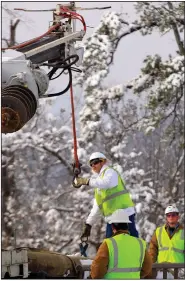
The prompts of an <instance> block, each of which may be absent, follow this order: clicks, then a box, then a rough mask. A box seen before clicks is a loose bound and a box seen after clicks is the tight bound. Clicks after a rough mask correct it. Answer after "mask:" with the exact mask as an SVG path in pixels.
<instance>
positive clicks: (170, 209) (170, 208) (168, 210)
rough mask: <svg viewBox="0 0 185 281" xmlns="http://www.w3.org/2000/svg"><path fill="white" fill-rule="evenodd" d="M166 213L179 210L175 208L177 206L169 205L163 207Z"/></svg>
mask: <svg viewBox="0 0 185 281" xmlns="http://www.w3.org/2000/svg"><path fill="white" fill-rule="evenodd" d="M168 213H179V210H178V209H177V207H176V206H175V205H169V206H168V207H167V208H166V209H165V215H166V214H168Z"/></svg>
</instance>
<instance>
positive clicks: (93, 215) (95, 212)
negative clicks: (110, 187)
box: [86, 199, 101, 226]
mask: <svg viewBox="0 0 185 281" xmlns="http://www.w3.org/2000/svg"><path fill="white" fill-rule="evenodd" d="M100 215H101V212H100V209H99V207H98V205H97V203H96V199H94V203H93V207H92V209H91V211H90V214H89V216H88V218H87V220H86V223H87V224H90V225H91V226H92V225H93V224H94V223H95V222H96V221H97V219H98V218H99V216H100Z"/></svg>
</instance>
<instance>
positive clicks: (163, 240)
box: [156, 226, 185, 263]
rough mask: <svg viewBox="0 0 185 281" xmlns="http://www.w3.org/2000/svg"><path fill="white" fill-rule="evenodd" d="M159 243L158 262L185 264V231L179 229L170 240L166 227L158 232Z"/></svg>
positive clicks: (158, 229) (159, 228)
mask: <svg viewBox="0 0 185 281" xmlns="http://www.w3.org/2000/svg"><path fill="white" fill-rule="evenodd" d="M156 238H157V241H158V257H157V262H158V263H161V262H171V263H184V253H185V250H184V229H179V230H178V231H177V232H175V233H174V235H173V236H172V238H171V239H170V237H169V235H168V233H167V231H166V229H165V226H161V227H158V228H157V230H156Z"/></svg>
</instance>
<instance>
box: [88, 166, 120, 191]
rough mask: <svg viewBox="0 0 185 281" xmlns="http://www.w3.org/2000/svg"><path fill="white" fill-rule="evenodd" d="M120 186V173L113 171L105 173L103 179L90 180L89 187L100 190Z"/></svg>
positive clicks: (109, 170)
mask: <svg viewBox="0 0 185 281" xmlns="http://www.w3.org/2000/svg"><path fill="white" fill-rule="evenodd" d="M117 185H118V173H117V172H116V171H115V170H113V169H111V168H110V169H108V170H106V171H105V174H104V176H103V178H101V177H97V178H90V180H89V186H91V187H96V188H99V189H108V188H112V187H115V186H117Z"/></svg>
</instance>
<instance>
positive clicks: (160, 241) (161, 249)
mask: <svg viewBox="0 0 185 281" xmlns="http://www.w3.org/2000/svg"><path fill="white" fill-rule="evenodd" d="M162 231H163V226H161V227H160V229H159V237H158V243H159V251H168V250H169V249H171V250H172V251H175V252H177V253H182V254H183V253H184V252H185V251H184V250H180V249H177V248H175V247H171V248H169V247H162ZM180 239H181V240H183V239H184V229H183V230H182V232H181V236H180Z"/></svg>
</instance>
